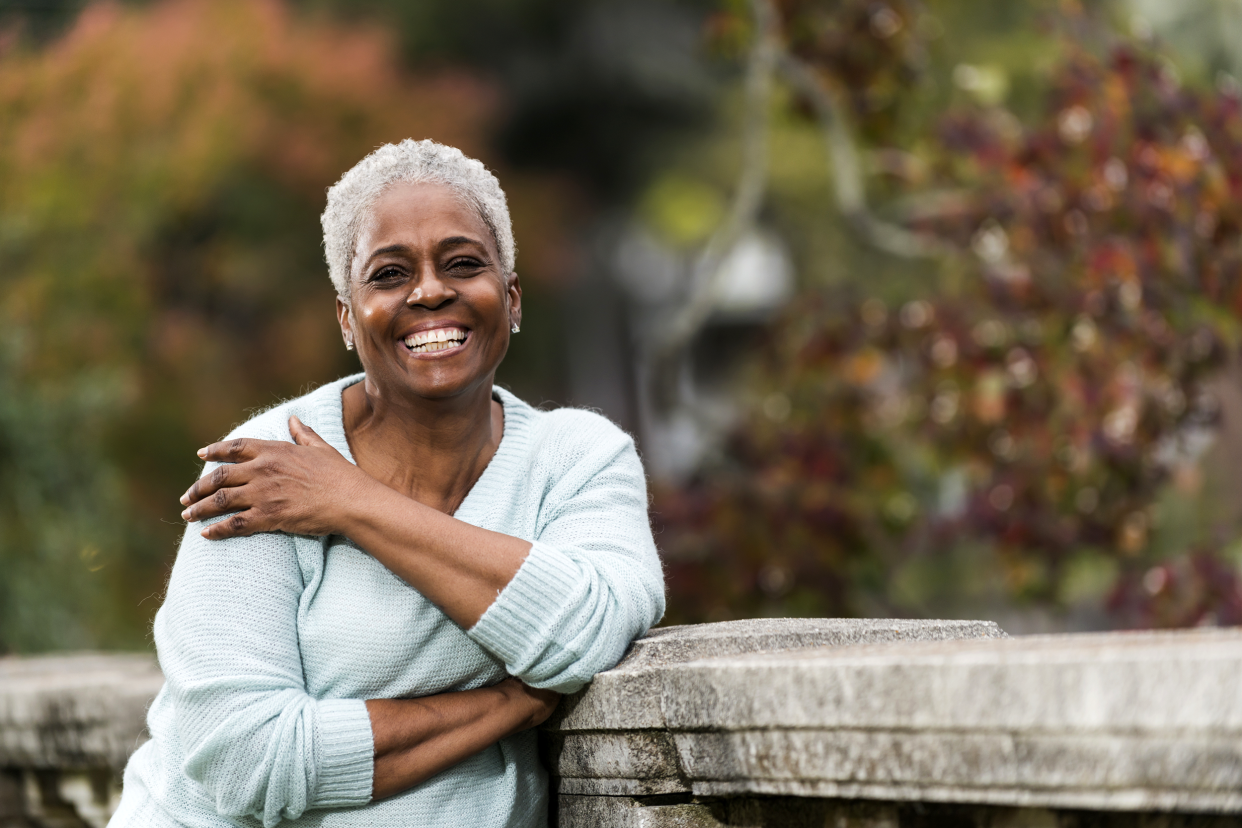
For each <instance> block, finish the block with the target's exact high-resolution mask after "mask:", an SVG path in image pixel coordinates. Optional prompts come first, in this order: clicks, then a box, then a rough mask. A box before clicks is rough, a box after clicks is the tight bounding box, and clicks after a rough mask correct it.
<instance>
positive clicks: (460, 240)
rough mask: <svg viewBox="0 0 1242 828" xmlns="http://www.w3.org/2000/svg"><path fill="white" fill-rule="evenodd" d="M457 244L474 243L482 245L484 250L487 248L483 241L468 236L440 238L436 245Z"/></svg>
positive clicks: (443, 246) (451, 245)
mask: <svg viewBox="0 0 1242 828" xmlns="http://www.w3.org/2000/svg"><path fill="white" fill-rule="evenodd" d="M459 244H475V245H478V246H479V247H482V248H483V249H484V250H486V249H487V245H485V244H483V242H481V241H479V240H478V239H472V238H470V237H469V236H449V237H448V238H447V239H442V240H441V241H440V243H439V244H437V245H436V247H439V248H445V247H456V246H457V245H459Z"/></svg>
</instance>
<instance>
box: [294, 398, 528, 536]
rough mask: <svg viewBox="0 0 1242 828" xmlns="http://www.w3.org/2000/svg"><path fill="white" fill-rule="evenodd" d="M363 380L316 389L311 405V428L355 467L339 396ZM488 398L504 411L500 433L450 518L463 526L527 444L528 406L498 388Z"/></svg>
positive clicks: (512, 469) (514, 465) (513, 470)
mask: <svg viewBox="0 0 1242 828" xmlns="http://www.w3.org/2000/svg"><path fill="white" fill-rule="evenodd" d="M365 378H366V374H365V373H358V374H352V375H350V376H347V377H343V378H342V379H339V380H337V381H336V382H332V383H329V384H328V385H326V386H324V388H322V389H320V390H321V391H322V392H323V393H322V396H321V398H320V399H319V400H317V401H316V405H315V408H316V413H317V414H318V415H319V416H318V417H316V419H317V420H319V422H317V423H315V425H314V426H313V428H315V430H316V431H318V432H319V436H320V437H323V439H324V440H326V441H327V442H328V444H329V445H331V446H332V447H333V448H334V449H336V450H337V451H339V452H340V453H341V455H342V456H343V457H344V458H345V459H346V460H348V461H349V462H351V463H353V464H354V465H355V466H356V465H358V461H357V460H355V459H354V454H353V452H352V451H350V449H349V438H348V437H347V436H346V435H345V404H344V401H343V400H342V398H341V395H342V394H344V393H345V389H346V388H349V387H350V386H351V385H354V384H356V383H359V382H361V381H362V380H363V379H365ZM492 397H493V398H495V399H497V400H499V401H500V405H501V407H502V409H503V411H504V431H503V432H502V433H501V435H500V445H499V446H497V447H496V453H495V454H493V455H492V459H491V460H489V461H488V463H487V466H486V467H485V468H484V469H483V473H482V474H480V475H479V479H478V480H476V481H474V485H473V486H471V487H470V491H468V492H466V497H465V498H464V499H463V500H462V502H461V503H459V504H458V506H457V510H456V511H454V512H453V514H452V517H455V518H457V519H458V520H464V521H466V522H467V523H475V522H476V521H475V520H472V519H471V517H472V516H474V515H476V514H478V513H479V512H480V510H481V509H483V508H484V504H486V503H488V502H489V501H490V500H491V499H492V498H491V494H492V492H494V491H495V490H496V489H497V486H499V485H501V482H502V481H504V480H505V479H507V478H508V477H509V476H510V475H511V474H513V473H516V472H517V469H518V466H519V464H520V463H519V461H520V459H521V457H522V455H523V453H524V451H525V449H526V446H527V444H528V442H529V434H528V430H529V425H530V415H531V414H532V413H533V410H532V409H531V408H530V406H528V405H527V404H526V403H524V402H522V401H521V400H520V399H518V398H517V397H516V396H514V395H513V394H512V393H511V392H509V391H507V390H505V389H504V388H501V387H500V386H498V385H493V386H492Z"/></svg>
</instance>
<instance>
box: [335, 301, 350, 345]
mask: <svg viewBox="0 0 1242 828" xmlns="http://www.w3.org/2000/svg"><path fill="white" fill-rule="evenodd" d="M336 321H337V322H339V323H340V325H341V339H343V340H345V347H346V348H349V349H350V350H353V344H354V328H353V325H352V324H351V323H350V317H349V304H348V303H347V302H346V301H345V300H344V299H342V298H341V297H340V296H337V297H336Z"/></svg>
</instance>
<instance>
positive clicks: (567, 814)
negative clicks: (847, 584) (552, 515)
mask: <svg viewBox="0 0 1242 828" xmlns="http://www.w3.org/2000/svg"><path fill="white" fill-rule="evenodd" d="M161 683H162V677H161V676H160V674H159V671H158V669H157V667H156V666H155V663H154V661H153V660H152V659H151V658H149V657H147V656H137V655H78V656H55V657H42V658H29V659H12V658H10V659H0V828H17V826H21V828H48V827H50V826H58V827H59V826H65V828H68V827H69V826H72V828H84V826H102V825H104V824H106V821H107V817H108V815H109V814H110V813H111V811H112V809H113V808H115V804H116V799H117V796H118V794H119V773H120V769H121V768H122V767H123V765H124V761H125V759H126V757H128V755H129V754H130V753H131V752H132V751H133V750H134V749H135V748H136V747H137V746H138V745H139V744H141V742H142V740H143V738H144V737H143V713H144V711H145V709H146V707H147V705H148V704H149V703H150V700H151V699H152V698H153V697H154V695H155V693H156V692H157V691H158V689H159V687H160V686H161ZM542 742H543V748H544V760H545V762H546V763H547V764H548V766H549V769H550V770H551V772H552V776H553V794H554V795H553V801H554V809H555V815H554V824H555V825H557V826H559V828H571V827H572V828H579V826H592V828H596V827H597V826H633V827H634V828H637V826H650V828H663V827H664V826H685V828H695V827H696V826H697V827H701V828H708V827H709V826H710V828H716V826H737V827H738V828H740V827H741V826H748V827H750V828H767V826H790V828H799V826H817V828H818V826H840V828H922V826H952V827H954V828H956V827H957V826H960V828H985V826H987V827H994V828H1019V826H1032V828H1051V826H1062V828H1089V827H1091V826H1107V828H1114V826H1115V827H1116V828H1122V827H1123V826H1144V828H1147V826H1151V828H1155V826H1162V828H1164V827H1167V828H1181V826H1186V827H1187V828H1189V826H1202V827H1203V828H1216V826H1224V825H1238V824H1242V631H1233V630H1197V631H1187V632H1176V633H1113V634H1092V635H1064V636H1044V637H1030V638H1007V637H1005V635H1004V633H1003V632H1001V631H1000V630H999V629H998V628H997V627H996V625H994V624H990V623H986V622H974V621H926V622H921V621H876V620H788V619H775V620H763V621H745V622H729V623H724V624H708V625H701V626H695V627H680V628H676V627H675V628H667V629H661V630H656V631H654V632H653V633H652V634H651V635H650V636H649V637H647V638H645V639H643V640H642V641H639V642H636V643H635V645H634V647H633V648H632V649H631V651H630V653H629V654H628V655H627V657H626V659H625V660H624V661H623V662H622V663H621V664H620V665H618V666H617V667H616V668H615V669H614V670H611V671H609V672H607V673H604V674H601V675H600V676H598V677H597V678H596V680H595V682H593V683H592V685H591V686H590V687H589V688H587V689H586V690H584V691H583V692H582V693H579V694H578V695H576V696H574V697H571V698H568V699H566V700H565V702H564V703H563V704H562V706H561V709H560V710H559V711H558V713H557V715H556V716H554V717H553V719H552V720H551V721H549V722H548V724H547V725H546V726H545V728H544V734H543V736H542Z"/></svg>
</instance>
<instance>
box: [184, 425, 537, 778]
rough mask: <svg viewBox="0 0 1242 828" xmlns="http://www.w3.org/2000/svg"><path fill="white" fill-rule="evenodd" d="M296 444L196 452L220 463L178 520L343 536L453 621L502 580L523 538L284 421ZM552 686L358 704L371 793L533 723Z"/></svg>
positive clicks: (231, 444) (205, 532) (482, 606)
mask: <svg viewBox="0 0 1242 828" xmlns="http://www.w3.org/2000/svg"><path fill="white" fill-rule="evenodd" d="M290 429H291V432H292V433H293V435H294V436H295V439H297V440H298V443H297V444H291V443H286V442H282V441H269V440H253V439H236V440H229V441H226V442H222V443H214V444H212V445H211V446H208V447H207V448H206V449H205V450H204V451H203V452H202V456H203V458H204V459H205V460H207V461H209V462H210V461H215V462H223V463H226V464H227V465H221V466H218V467H217V468H215V469H214V470H213V471H212V472H210V473H209V474H207V475H205V476H204V477H202V478H201V479H200V480H198V481H197V482H196V483H195V484H194V485H193V486H191V487H190V489H189V490H188V491H187V492H186V494H185V496H184V497H183V498H182V503H183V504H185V505H186V509H185V512H184V513H183V517H184V518H185V519H186V520H187V521H191V522H194V521H203V520H208V519H211V518H215V517H220V516H222V515H226V514H230V513H232V515H231V517H228V518H226V519H224V520H221V521H218V522H215V523H212V524H210V525H208V526H206V527H205V528H204V529H202V531H201V534H202V536H203V537H204V538H207V539H209V540H224V539H226V538H230V537H242V536H249V535H252V534H256V533H260V532H275V531H284V532H286V533H290V534H297V535H314V536H323V535H331V534H337V535H344V536H346V537H349V538H350V539H351V540H353V541H354V542H355V543H357V544H358V545H359V546H361V547H362V548H364V549H366V550H367V551H368V553H370V554H371V555H372V556H373V557H375V558H376V559H377V560H379V561H380V562H381V563H383V564H384V565H385V566H386V567H388V569H390V570H391V571H393V572H394V573H395V574H396V575H398V576H399V577H401V578H402V579H403V580H405V581H406V583H409V584H410V585H411V586H413V587H415V588H416V589H418V590H419V591H420V592H422V593H423V595H425V596H426V597H427V598H428V599H430V600H431V601H432V602H434V603H435V604H437V605H438V606H439V607H440V608H441V609H442V610H443V611H444V612H445V614H447V615H448V616H449V617H450V618H452V619H453V620H454V621H455V622H457V623H458V624H459V625H460V626H462V627H463V628H464V629H469V628H470V627H472V626H473V625H474V624H475V623H477V622H478V620H479V618H480V617H481V616H482V615H483V613H484V612H486V610H487V608H488V607H489V606H490V605H491V603H492V602H493V601H494V600H495V599H496V596H497V595H498V594H499V593H500V591H501V590H503V589H504V587H505V586H506V585H507V584H508V583H509V581H510V580H512V578H513V576H514V575H515V574H516V573H517V571H518V569H520V568H521V565H522V562H523V561H524V560H525V558H526V556H527V554H528V553H529V552H530V549H531V544H530V543H528V542H526V541H523V540H520V539H518V538H514V537H510V536H508V535H504V534H501V533H497V532H490V531H487V530H485V529H480V528H478V527H476V526H472V525H470V524H467V523H464V522H462V521H459V520H456V519H454V518H452V517H450V516H448V515H445V514H443V513H441V512H438V511H436V510H434V509H431V508H429V507H427V506H424V505H422V504H420V503H418V502H416V501H414V500H411V499H410V498H407V497H404V496H403V495H401V494H399V493H397V492H395V491H393V490H391V489H389V488H388V487H386V486H384V485H382V484H380V483H378V482H377V481H375V480H374V479H373V478H371V477H370V476H369V475H367V474H366V473H365V472H363V471H362V470H361V469H359V468H358V467H357V466H355V465H354V464H352V463H350V462H349V461H348V460H346V459H345V458H344V457H343V456H341V454H340V453H339V452H337V451H336V450H335V449H334V448H332V447H331V446H330V445H329V444H328V443H326V442H325V441H324V440H322V439H321V438H320V437H319V436H318V435H317V434H315V433H314V432H313V431H312V430H311V429H309V428H307V427H306V426H304V425H302V423H301V422H300V421H298V420H297V419H296V418H293V419H291V421H290ZM559 700H560V694H559V693H556V692H554V691H551V690H540V689H537V688H533V687H530V686H528V685H526V684H524V683H523V682H521V681H519V680H518V679H516V678H508V679H506V680H504V681H502V682H500V683H499V684H496V685H494V686H491V687H484V688H479V689H476V690H466V691H459V692H452V693H442V694H439V695H435V696H428V697H424V698H418V699H372V700H369V701H367V702H366V709H367V714H368V716H369V717H370V724H371V731H372V735H373V739H374V769H373V776H372V792H371V794H372V798H373V799H381V798H384V797H387V796H391V795H393V794H396V793H400V792H401V791H404V790H406V789H407V788H410V787H413V786H414V785H417V784H419V783H420V782H422V781H424V780H426V779H429V778H430V777H432V776H434V775H436V774H437V773H439V772H441V771H443V770H446V769H447V768H449V767H452V766H454V765H456V764H458V763H459V762H461V761H463V760H465V759H467V758H468V757H470V756H472V755H473V754H475V753H477V752H479V751H480V750H483V749H484V748H486V747H488V746H489V745H492V744H494V743H496V742H497V741H499V740H501V739H503V738H505V737H507V736H510V735H512V734H514V733H517V732H520V731H522V730H526V729H528V728H531V727H535V726H537V725H538V724H540V723H542V722H543V721H544V720H545V719H546V718H547V717H548V716H549V715H551V713H552V711H553V710H554V709H555V707H556V704H557V702H558V701H559Z"/></svg>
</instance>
